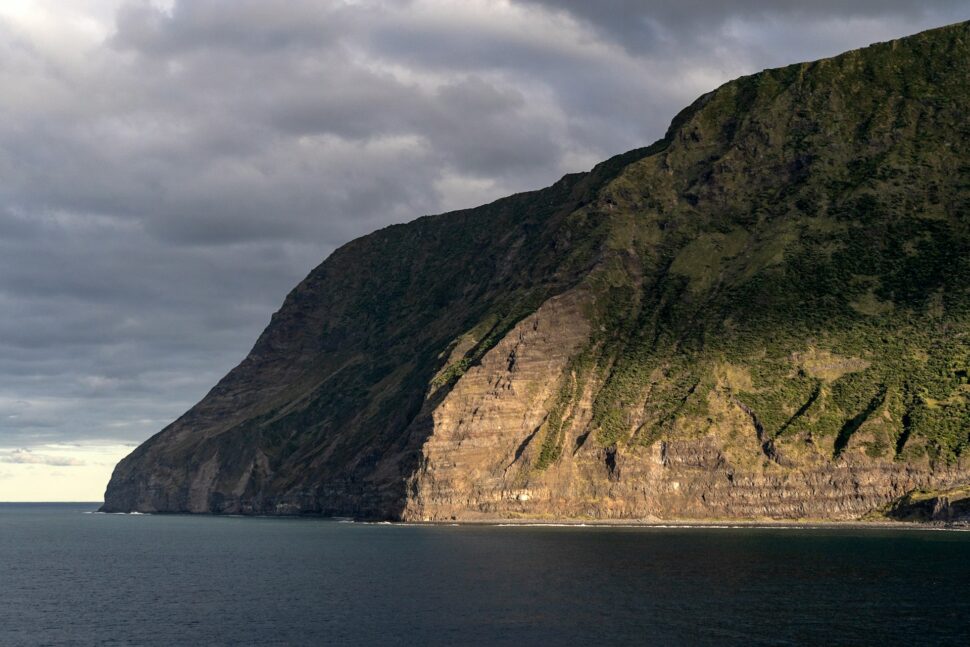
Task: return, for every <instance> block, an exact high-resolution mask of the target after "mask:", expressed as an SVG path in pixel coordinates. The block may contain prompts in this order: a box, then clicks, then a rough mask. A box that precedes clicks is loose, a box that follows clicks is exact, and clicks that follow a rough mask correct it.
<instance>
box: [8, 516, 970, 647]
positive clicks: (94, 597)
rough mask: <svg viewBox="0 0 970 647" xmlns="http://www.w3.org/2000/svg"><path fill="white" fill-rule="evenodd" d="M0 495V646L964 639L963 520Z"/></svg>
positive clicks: (967, 625)
mask: <svg viewBox="0 0 970 647" xmlns="http://www.w3.org/2000/svg"><path fill="white" fill-rule="evenodd" d="M96 508H97V504H0V645H87V644H105V645H140V644H146V645H147V644H163V645H173V644H175V645H188V644H193V645H284V644H294V645H323V644H327V645H491V644H515V645H540V644H549V645H626V644H644V645H654V644H656V645H724V644H735V645H796V644H798V645H801V644H814V645H829V644H840V645H848V644H860V645H861V644H867V645H895V644H906V645H917V644H925V645H967V644H970V533H967V532H950V531H939V530H895V529H853V528H825V529H801V528H799V529H785V528H766V529H758V528H616V527H534V526H533V527H528V526H527V527H500V526H421V525H396V524H395V525H392V524H363V523H352V522H341V521H336V520H327V519H308V518H301V519H296V518H294V519H286V518H241V517H204V516H177V515H176V516H161V515H159V516H156V515H107V514H95V513H93V511H94V510H95V509H96Z"/></svg>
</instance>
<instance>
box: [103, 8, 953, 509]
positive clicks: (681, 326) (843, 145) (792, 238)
mask: <svg viewBox="0 0 970 647" xmlns="http://www.w3.org/2000/svg"><path fill="white" fill-rule="evenodd" d="M968 61H970V23H961V24H957V25H953V26H950V27H945V28H942V29H938V30H933V31H930V32H925V33H923V34H918V35H916V36H912V37H910V38H906V39H901V40H898V41H893V42H890V43H882V44H878V45H874V46H871V47H869V48H866V49H863V50H858V51H853V52H849V53H846V54H844V55H842V56H839V57H836V58H833V59H826V60H822V61H818V62H815V63H806V64H799V65H792V66H789V67H786V68H781V69H777V70H768V71H765V72H762V73H760V74H756V75H753V76H749V77H743V78H741V79H738V80H736V81H732V82H730V83H728V84H726V85H724V86H722V87H721V88H719V89H717V90H715V91H713V92H711V93H709V94H707V95H704V96H703V97H701V98H700V99H698V100H697V101H696V102H695V103H694V104H693V105H692V106H690V107H689V108H687V109H686V110H684V111H683V112H682V113H681V114H680V115H678V116H677V117H676V118H675V119H674V122H673V123H672V124H671V127H670V129H669V131H668V133H667V135H666V136H665V138H664V139H663V140H661V141H659V142H657V143H656V144H654V145H652V146H650V147H648V148H643V149H637V150H635V151H631V152H630V153H627V154H625V155H621V156H618V157H616V158H613V159H611V160H609V161H607V162H604V163H603V164H601V165H599V166H597V167H596V168H594V169H593V170H592V171H591V172H589V173H582V174H575V175H569V176H566V177H564V178H563V179H562V180H560V181H559V182H557V183H556V184H555V185H553V186H552V187H549V188H548V189H544V190H541V191H536V192H532V193H524V194H519V195H515V196H512V197H510V198H505V199H503V200H499V201H497V202H495V203H493V204H490V205H486V206H484V207H480V208H477V209H471V210H467V211H460V212H455V213H450V214H445V215H442V216H434V217H425V218H421V219H418V220H416V221H414V222H412V223H410V224H407V225H399V226H393V227H389V228H387V229H383V230H381V231H378V232H375V233H373V234H371V235H369V236H365V237H364V238H361V239H358V240H355V241H353V242H351V243H349V244H347V245H345V246H344V247H342V248H340V249H339V250H337V251H336V252H334V254H333V255H332V256H331V257H330V258H328V259H327V260H326V261H324V263H323V264H322V265H320V266H319V267H318V268H317V269H316V270H314V271H313V272H312V273H311V274H310V275H309V276H308V277H307V278H306V279H305V280H304V281H303V282H302V283H301V284H300V285H299V286H297V287H296V289H294V290H293V292H291V293H290V295H289V296H288V297H287V298H286V301H285V302H284V304H283V306H282V308H281V309H280V311H279V312H278V313H276V314H275V315H274V316H273V319H272V321H271V323H270V325H269V327H268V328H267V329H266V331H265V332H264V333H263V334H262V335H261V336H260V338H259V340H258V341H257V342H256V345H255V347H254V348H253V350H252V352H251V353H250V354H249V356H248V357H247V358H246V359H245V360H244V361H243V362H242V363H241V364H240V365H239V366H238V367H236V368H235V369H233V370H232V371H231V372H230V373H229V374H228V375H227V376H226V377H225V378H223V380H222V381H220V382H219V384H218V385H216V387H215V388H213V389H212V391H211V392H210V393H209V394H208V395H207V396H206V397H205V398H204V399H203V400H202V401H201V402H200V403H199V404H197V405H196V406H195V407H193V408H192V409H191V410H190V411H188V412H187V413H186V414H185V415H183V416H182V417H181V418H179V419H178V420H176V421H175V422H174V423H172V424H171V425H169V426H168V427H166V428H165V429H163V430H162V431H161V432H160V433H158V434H157V435H155V436H154V437H152V438H151V439H149V440H148V441H147V442H145V443H144V444H143V445H142V446H140V447H139V448H138V449H136V450H135V451H134V452H133V453H132V454H131V455H130V456H128V457H127V458H125V459H124V460H123V461H122V462H121V463H119V465H118V466H117V468H116V469H115V472H114V475H113V476H112V479H111V482H110V483H109V485H108V490H107V492H106V494H105V504H104V507H103V510H106V511H134V510H137V511H143V512H213V513H244V514H254V513H258V514H296V513H317V514H333V515H353V516H359V517H380V518H393V519H415V520H445V519H497V518H511V517H527V518H617V519H620V518H634V519H712V518H724V519H727V518H731V519H739V518H782V519H857V518H861V517H863V516H865V515H869V514H872V513H876V512H878V511H886V513H887V514H890V515H895V516H901V515H905V514H909V513H908V512H904V511H906V510H918V511H921V512H919V514H921V515H923V516H926V517H927V518H943V517H946V516H947V515H949V516H950V517H953V516H954V515H956V514H957V512H953V511H954V510H957V507H958V506H956V505H955V504H951V503H950V500H951V498H952V497H950V498H946V497H945V496H943V495H941V496H940V497H937V498H933V496H931V495H919V494H917V493H918V492H955V491H959V492H962V491H963V490H962V489H960V488H964V487H965V486H967V485H968V484H970V384H968V382H970V380H968V376H970V149H968V147H970V64H968ZM941 497H942V498H941ZM931 499H932V502H931V503H926V501H930V500H931ZM944 499H946V502H945V503H944V502H943V501H944ZM917 504H918V505H917ZM961 505H962V504H961ZM907 506H908V507H907ZM914 506H915V507H914ZM923 508H927V509H928V510H929V511H928V512H926V511H924V510H923ZM937 508H938V509H937ZM962 510H963V509H962V508H960V509H959V511H958V512H959V514H963V512H962ZM924 513H925V514H924ZM913 514H914V515H915V514H916V513H915V512H914V513H913ZM916 516H919V515H916Z"/></svg>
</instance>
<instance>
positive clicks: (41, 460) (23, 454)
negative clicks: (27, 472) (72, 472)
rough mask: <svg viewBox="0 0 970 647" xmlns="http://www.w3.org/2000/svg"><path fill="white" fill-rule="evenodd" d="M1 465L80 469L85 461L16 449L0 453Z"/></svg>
mask: <svg viewBox="0 0 970 647" xmlns="http://www.w3.org/2000/svg"><path fill="white" fill-rule="evenodd" d="M0 463H15V464H20V465H50V466H52V467H79V466H81V465H84V461H82V460H79V459H77V458H70V457H62V456H48V455H45V454H35V453H34V452H32V451H30V450H29V449H15V450H13V451H9V452H5V453H0Z"/></svg>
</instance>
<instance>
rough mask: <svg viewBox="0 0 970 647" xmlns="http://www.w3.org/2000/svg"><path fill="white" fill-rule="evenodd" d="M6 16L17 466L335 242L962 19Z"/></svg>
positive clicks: (322, 11)
mask: <svg viewBox="0 0 970 647" xmlns="http://www.w3.org/2000/svg"><path fill="white" fill-rule="evenodd" d="M25 6H26V7H27V8H26V9H22V8H18V7H20V4H15V5H10V6H9V7H8V6H7V5H5V4H3V3H0V309H2V312H3V313H4V316H3V317H2V318H0V450H4V451H6V452H8V453H6V454H4V456H6V457H7V459H8V461H7V462H11V460H12V459H10V457H11V456H14V457H15V458H16V459H17V461H18V462H21V463H22V462H27V461H28V459H30V457H31V456H34V455H39V456H43V455H44V454H43V451H41V450H36V451H35V450H33V449H31V448H32V447H35V446H38V445H40V444H42V443H58V442H65V441H77V442H93V441H96V440H100V441H111V442H138V441H141V440H143V439H144V438H146V437H147V436H148V435H150V434H151V433H153V432H155V431H157V430H158V429H159V428H161V427H162V426H163V425H164V424H165V423H167V422H169V421H170V420H171V419H172V418H173V417H174V416H176V415H178V414H179V413H181V411H183V410H184V409H185V408H186V407H187V406H189V405H191V404H192V403H193V402H194V401H195V400H197V399H198V398H199V397H201V396H202V395H203V394H204V393H205V392H206V390H207V389H208V388H209V387H210V386H211V385H212V384H213V383H214V382H215V381H216V380H217V379H218V378H219V377H220V376H221V375H222V374H223V373H224V372H225V371H226V370H227V369H228V368H230V367H231V366H232V365H233V364H234V363H236V362H237V361H239V360H240V359H241V358H242V357H243V355H244V354H245V352H246V351H247V350H248V348H249V347H250V345H251V344H252V342H253V341H254V340H255V338H256V335H257V334H258V333H259V331H260V329H261V328H262V327H263V326H264V325H265V324H266V323H267V321H268V320H269V315H270V313H271V312H272V311H273V310H274V309H276V308H277V307H278V305H279V303H280V302H281V301H282V298H283V296H284V295H285V294H286V292H287V291H288V290H289V289H290V288H291V287H293V285H294V284H295V283H296V282H297V281H298V280H299V279H300V278H301V277H302V276H303V275H305V274H306V272H307V271H309V270H310V269H311V268H312V267H313V266H314V265H316V264H317V263H318V262H319V261H320V260H322V258H323V257H324V256H326V255H327V254H328V253H329V252H330V251H332V249H333V248H335V247H336V246H338V245H340V244H342V243H344V242H346V241H348V240H349V239H351V238H353V237H356V236H359V235H362V234H364V233H367V232H369V231H371V230H373V229H376V228H378V227H382V226H384V225H387V224H390V223H393V222H403V221H407V220H411V219H413V218H415V217H417V216H420V215H423V214H426V213H435V212H440V211H443V210H446V209H451V208H458V207H467V206H473V205H475V204H479V203H482V202H485V201H488V200H491V199H494V198H497V197H499V196H501V195H504V194H507V193H511V192H514V191H520V190H525V189H530V188H538V187H540V186H543V185H545V184H548V183H550V182H552V181H554V180H555V179H557V178H558V177H560V176H561V175H562V174H564V173H566V172H572V171H578V170H582V169H584V168H588V167H589V166H591V165H592V164H593V163H595V162H596V161H599V160H600V159H603V158H605V157H607V156H608V155H610V154H614V153H618V152H622V151H624V150H628V149H630V148H634V147H637V146H642V145H645V144H648V143H650V142H651V141H653V140H654V139H656V138H657V137H659V136H660V135H662V134H663V132H664V130H665V128H666V126H667V122H668V121H669V119H670V118H671V117H672V116H673V114H675V113H676V112H677V110H679V109H680V108H681V107H683V106H684V105H686V104H687V103H689V102H690V101H691V100H692V99H693V98H695V97H696V96H697V95H699V94H701V93H702V92H704V91H707V90H709V89H710V88H712V87H714V86H716V85H718V84H720V83H722V82H724V81H726V80H728V79H731V78H734V77H736V76H739V75H740V74H744V73H750V72H754V71H757V70H758V69H761V68H763V67H767V66H772V65H780V64H784V63H788V62H793V61H796V60H805V59H810V58H816V57H819V56H827V55H832V54H836V53H838V52H839V51H841V50H844V49H849V48H853V47H860V46H864V45H866V44H868V43H870V42H872V41H876V40H885V39H888V38H892V37H897V36H901V35H904V34H906V33H911V32H914V31H918V30H920V29H924V28H928V27H932V26H936V25H940V24H944V23H948V22H953V21H956V20H960V19H966V18H967V17H970V16H968V15H966V14H967V13H968V11H967V3H966V2H921V3H912V2H885V1H880V2H876V1H863V2H855V3H842V2H833V1H823V2H814V3H778V2H753V1H752V2H735V3H708V2H700V0H680V1H678V2H650V3H646V2H644V3H634V2H595V3H593V2H579V1H578V0H577V1H575V2H539V1H535V2H533V1H528V2H527V1H520V2H511V3H510V2H486V1H485V0H469V1H465V2H443V1H436V0H416V1H414V2H380V1H362V2H324V1H309V0H293V1H291V2H279V3H277V2H266V1H265V0H191V1H189V0H181V1H176V2H162V1H159V2H116V1H115V0H77V2H72V3H69V4H65V3H61V2H59V1H58V0H37V1H36V2H35V3H34V4H32V5H25ZM11 7H13V8H11ZM17 448H24V451H26V452H33V454H16V455H14V454H11V453H9V452H13V451H15V450H16V451H20V450H18V449H17ZM58 460H62V459H58ZM8 482H9V479H8Z"/></svg>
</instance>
